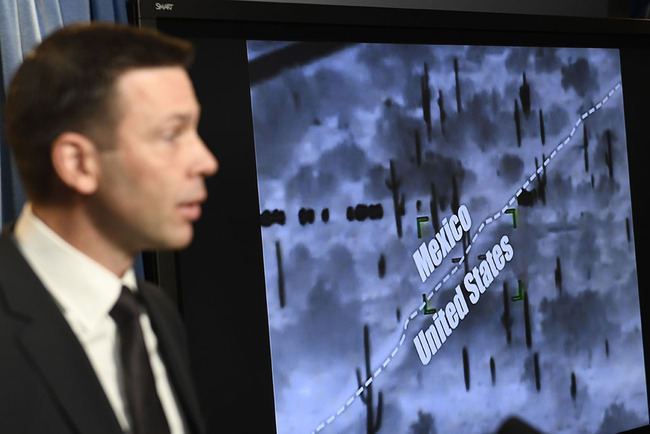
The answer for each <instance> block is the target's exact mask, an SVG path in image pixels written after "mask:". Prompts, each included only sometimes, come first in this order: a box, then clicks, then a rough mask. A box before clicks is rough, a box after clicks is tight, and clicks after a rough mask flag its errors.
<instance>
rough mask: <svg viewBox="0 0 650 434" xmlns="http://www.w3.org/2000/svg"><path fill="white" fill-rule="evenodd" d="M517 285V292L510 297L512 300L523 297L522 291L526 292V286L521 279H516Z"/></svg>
mask: <svg viewBox="0 0 650 434" xmlns="http://www.w3.org/2000/svg"><path fill="white" fill-rule="evenodd" d="M517 282H518V287H519V291H518V292H517V295H515V296H514V297H512V301H519V300H523V299H524V293H525V292H526V286H524V284H523V283H522V281H521V280H518V281H517Z"/></svg>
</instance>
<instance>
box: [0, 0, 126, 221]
mask: <svg viewBox="0 0 650 434" xmlns="http://www.w3.org/2000/svg"><path fill="white" fill-rule="evenodd" d="M88 21H105V22H117V23H124V24H126V23H127V22H128V15H127V7H126V0H1V1H0V217H1V222H2V224H4V223H6V222H8V221H12V220H15V219H16V217H17V216H18V213H19V212H20V209H21V208H22V205H23V203H24V201H25V194H24V192H23V188H22V185H21V182H20V178H19V177H18V173H17V171H16V167H15V164H14V163H13V161H12V157H11V154H10V151H9V149H8V146H7V144H6V140H5V138H4V137H5V136H4V121H3V119H2V109H3V106H4V101H5V94H6V90H7V87H8V86H9V82H10V80H11V77H12V75H13V73H14V71H15V70H16V68H17V67H18V66H19V65H20V63H21V62H22V60H23V56H25V55H26V54H27V53H29V52H30V51H31V50H32V49H33V48H34V47H35V46H36V45H37V44H38V43H39V42H40V41H41V40H42V38H43V37H45V36H47V35H48V34H49V33H51V32H52V31H54V30H56V29H58V28H60V27H63V26H66V25H69V24H73V23H78V22H88Z"/></svg>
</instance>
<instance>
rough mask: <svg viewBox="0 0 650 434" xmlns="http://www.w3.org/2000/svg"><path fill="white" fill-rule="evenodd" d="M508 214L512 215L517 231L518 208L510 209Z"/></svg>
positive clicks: (507, 211)
mask: <svg viewBox="0 0 650 434" xmlns="http://www.w3.org/2000/svg"><path fill="white" fill-rule="evenodd" d="M506 213H507V214H512V226H513V227H514V228H515V229H517V208H508V209H507V210H506Z"/></svg>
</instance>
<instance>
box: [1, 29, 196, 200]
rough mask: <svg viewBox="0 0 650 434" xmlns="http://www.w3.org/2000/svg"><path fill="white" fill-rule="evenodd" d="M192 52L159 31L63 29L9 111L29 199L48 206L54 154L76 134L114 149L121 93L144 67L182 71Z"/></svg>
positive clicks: (27, 72)
mask: <svg viewBox="0 0 650 434" xmlns="http://www.w3.org/2000/svg"><path fill="white" fill-rule="evenodd" d="M193 58H194V48H193V46H192V45H191V44H190V43H189V42H187V41H184V40H181V39H178V38H174V37H171V36H167V35H163V34H161V33H159V32H157V31H155V30H152V29H140V28H137V27H133V26H126V25H116V24H105V23H93V24H78V25H73V26H69V27H64V28H62V29H60V30H58V31H56V32H55V33H53V34H52V35H50V36H49V37H48V38H46V39H45V40H44V41H43V42H42V43H41V44H40V45H39V46H38V47H37V48H36V49H35V50H34V51H33V52H32V53H30V54H29V55H28V56H27V57H26V58H25V60H24V62H23V63H22V65H21V66H20V67H19V68H18V71H17V72H16V74H15V75H14V78H13V80H12V83H11V86H10V88H9V91H8V94H7V101H6V105H5V120H6V134H7V139H8V141H9V145H10V146H11V148H12V150H13V152H14V156H15V158H16V163H17V165H18V169H19V171H20V174H21V177H22V179H23V183H24V185H25V189H26V191H27V196H28V198H30V199H31V200H41V201H44V200H47V199H48V198H49V195H50V194H51V183H52V182H53V181H54V180H55V178H54V177H53V174H54V173H53V168H52V163H51V158H50V149H51V145H52V143H53V142H54V140H55V139H56V138H57V137H58V136H59V135H60V134H61V133H63V132H66V131H74V132H78V133H80V134H84V135H86V136H87V137H89V138H91V139H92V140H93V141H95V142H96V143H97V144H98V145H101V144H102V143H110V142H111V141H112V139H113V137H112V135H113V133H114V129H115V126H116V124H117V121H118V113H117V108H116V107H115V104H114V100H115V97H114V92H113V91H114V88H115V83H116V80H117V79H118V78H119V77H120V75H121V74H123V73H125V72H127V71H129V70H132V69H137V68H148V67H165V66H182V67H184V68H188V67H189V66H190V64H191V62H192V60H193Z"/></svg>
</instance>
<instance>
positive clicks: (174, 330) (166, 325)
mask: <svg viewBox="0 0 650 434" xmlns="http://www.w3.org/2000/svg"><path fill="white" fill-rule="evenodd" d="M138 287H139V290H140V293H141V295H142V299H143V301H144V304H145V306H146V308H147V313H148V314H149V319H150V320H151V325H152V327H153V329H154V331H155V333H156V337H157V339H158V345H159V347H160V351H161V355H162V358H163V360H164V362H165V366H166V368H167V374H168V375H169V378H170V381H171V382H172V384H173V386H174V390H175V391H176V394H177V396H178V399H179V401H180V402H179V403H180V405H181V408H182V409H183V411H184V413H185V419H186V422H187V424H188V426H189V428H190V432H192V433H201V432H204V428H203V424H202V422H201V421H202V415H201V411H200V406H199V402H198V400H197V397H196V396H197V395H196V391H195V390H194V388H193V385H194V381H193V378H192V375H191V372H190V366H189V364H188V354H187V347H186V345H185V344H186V343H185V336H184V328H183V325H182V323H180V320H179V318H178V314H177V313H176V312H173V309H174V308H173V306H172V305H171V303H170V302H168V301H167V300H163V297H162V294H156V292H160V290H159V289H158V288H157V287H153V286H152V285H150V284H147V283H145V282H138Z"/></svg>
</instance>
